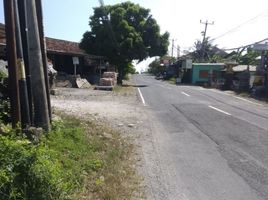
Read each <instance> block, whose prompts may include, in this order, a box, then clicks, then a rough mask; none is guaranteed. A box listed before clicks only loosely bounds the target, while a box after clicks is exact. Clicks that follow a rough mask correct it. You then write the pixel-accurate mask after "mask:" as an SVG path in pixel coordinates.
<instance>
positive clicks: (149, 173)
mask: <svg viewBox="0 0 268 200" xmlns="http://www.w3.org/2000/svg"><path fill="white" fill-rule="evenodd" d="M55 91H56V95H53V96H51V104H52V108H53V109H56V110H59V111H63V112H64V113H66V114H69V115H74V116H76V117H78V118H81V119H86V120H87V119H90V120H94V121H96V122H97V123H100V124H105V125H107V126H108V127H111V128H113V129H116V130H119V131H120V132H121V133H122V136H123V137H128V138H129V139H130V140H131V142H133V144H134V145H135V146H136V158H135V160H137V162H136V166H135V168H136V169H137V171H138V174H139V175H140V176H141V177H142V178H141V179H142V180H143V181H141V186H140V188H141V191H140V192H141V193H142V195H140V194H139V195H138V196H139V197H138V198H135V197H134V199H163V198H161V197H160V196H163V194H162V193H163V190H165V187H162V186H163V182H164V181H162V180H161V179H162V178H161V177H164V176H165V175H164V173H163V172H162V171H161V169H160V167H159V162H160V161H159V160H158V156H157V150H156V148H157V147H155V144H154V143H155V142H154V139H153V135H152V131H153V130H152V127H151V125H152V124H151V119H150V117H148V116H149V115H148V112H147V109H146V107H144V106H143V105H142V102H141V99H140V96H139V94H138V91H137V88H135V87H122V88H119V89H116V90H115V91H112V92H111V91H102V90H93V89H76V88H56V89H55ZM134 196H135V195H134ZM141 196H142V197H141ZM157 196H158V197H157ZM164 196H165V195H164Z"/></svg>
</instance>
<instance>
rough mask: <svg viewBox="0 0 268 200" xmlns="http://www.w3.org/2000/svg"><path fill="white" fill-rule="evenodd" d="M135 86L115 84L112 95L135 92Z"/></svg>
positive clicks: (126, 94)
mask: <svg viewBox="0 0 268 200" xmlns="http://www.w3.org/2000/svg"><path fill="white" fill-rule="evenodd" d="M135 91H136V90H135V88H134V87H133V86H131V85H123V86H120V85H116V86H114V89H113V94H114V95H120V96H131V95H133V94H135Z"/></svg>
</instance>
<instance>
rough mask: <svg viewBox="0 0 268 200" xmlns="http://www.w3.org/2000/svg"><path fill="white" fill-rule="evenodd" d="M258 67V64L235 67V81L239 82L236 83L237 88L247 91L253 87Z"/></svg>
mask: <svg viewBox="0 0 268 200" xmlns="http://www.w3.org/2000/svg"><path fill="white" fill-rule="evenodd" d="M256 69H257V66H253V65H237V66H235V67H233V73H234V81H236V82H237V83H235V84H234V85H235V86H236V88H235V89H237V90H245V91H246V90H248V89H249V88H251V87H253V83H254V81H255V77H256Z"/></svg>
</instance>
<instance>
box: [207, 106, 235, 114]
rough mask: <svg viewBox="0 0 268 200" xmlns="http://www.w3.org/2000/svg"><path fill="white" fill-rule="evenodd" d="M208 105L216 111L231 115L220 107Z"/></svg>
mask: <svg viewBox="0 0 268 200" xmlns="http://www.w3.org/2000/svg"><path fill="white" fill-rule="evenodd" d="M208 107H210V108H212V109H214V110H217V111H219V112H221V113H224V114H225V115H229V116H231V114H230V113H228V112H225V111H223V110H221V109H219V108H216V107H214V106H208Z"/></svg>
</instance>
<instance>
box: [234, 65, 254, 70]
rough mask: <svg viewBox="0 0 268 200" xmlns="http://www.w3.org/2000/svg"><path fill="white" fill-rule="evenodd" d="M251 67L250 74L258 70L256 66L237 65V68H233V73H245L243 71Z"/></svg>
mask: <svg viewBox="0 0 268 200" xmlns="http://www.w3.org/2000/svg"><path fill="white" fill-rule="evenodd" d="M248 67H249V71H250V72H255V71H256V69H257V66H254V65H249V66H248V65H237V66H235V67H233V71H234V72H243V71H246V70H247V69H248Z"/></svg>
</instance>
